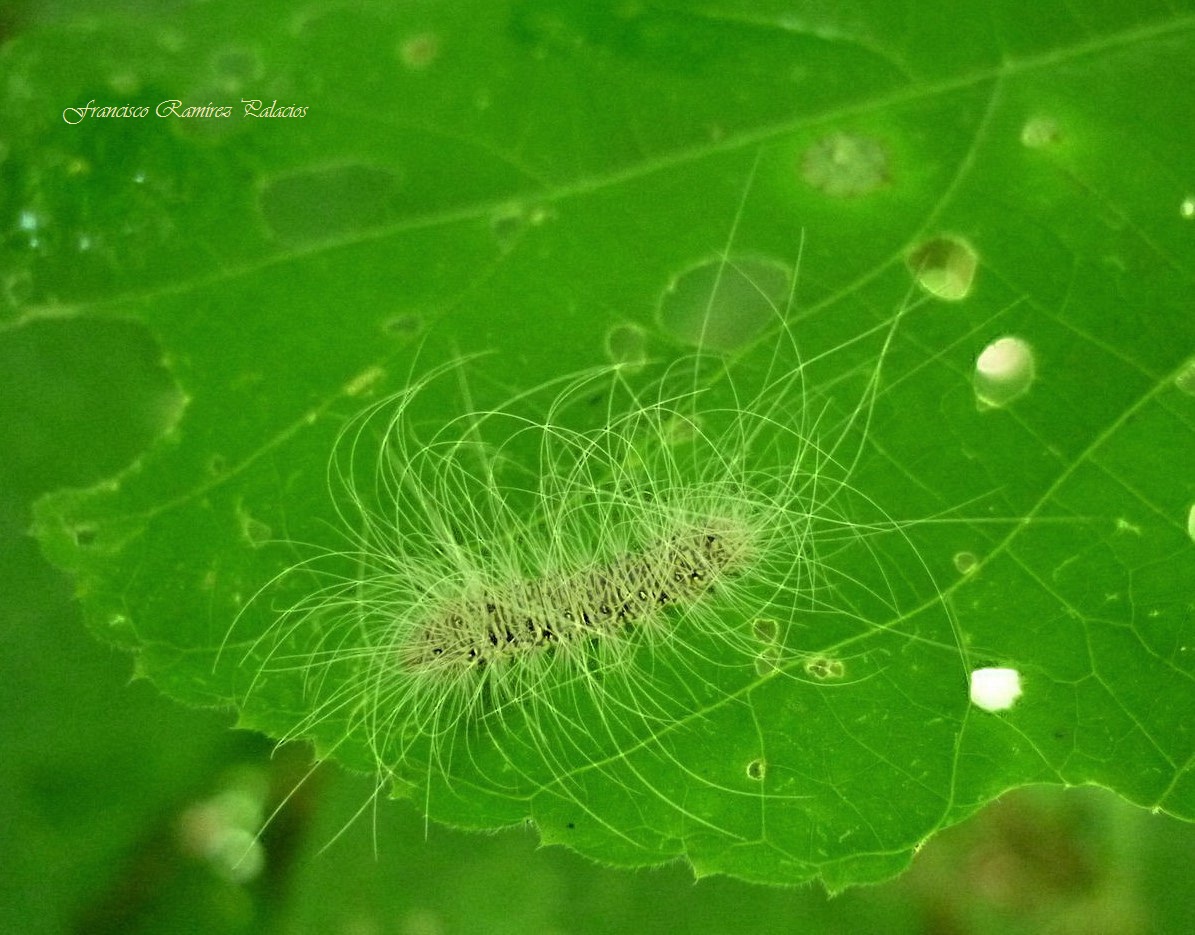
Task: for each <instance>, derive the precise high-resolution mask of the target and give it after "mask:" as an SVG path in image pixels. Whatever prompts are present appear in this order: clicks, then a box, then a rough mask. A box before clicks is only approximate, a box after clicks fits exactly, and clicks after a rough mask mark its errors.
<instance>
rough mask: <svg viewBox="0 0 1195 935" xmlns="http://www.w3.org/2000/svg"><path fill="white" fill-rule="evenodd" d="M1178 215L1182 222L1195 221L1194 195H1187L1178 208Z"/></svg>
mask: <svg viewBox="0 0 1195 935" xmlns="http://www.w3.org/2000/svg"><path fill="white" fill-rule="evenodd" d="M1178 213H1179V214H1180V215H1182V219H1183V220H1184V221H1195V195H1188V196H1187V197H1186V198H1184V199H1183V200H1182V204H1180V205H1179V206H1178Z"/></svg>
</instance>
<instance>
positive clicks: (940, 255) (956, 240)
mask: <svg viewBox="0 0 1195 935" xmlns="http://www.w3.org/2000/svg"><path fill="white" fill-rule="evenodd" d="M905 262H906V263H907V264H908V267H909V271H910V272H911V273H912V274H913V279H914V281H915V282H916V283H917V285H918V286H919V287H921V289H923V290H924V291H926V292H928V293H929V294H930V295H932V296H936V297H937V298H939V299H946V300H947V301H948V302H958V301H959V300H961V299H965V298H966V297H967V296H968V295H970V294H971V287H972V286H973V285H974V283H975V272H976V270H977V269H978V268H979V254H978V253H976V252H975V248H974V247H972V246H971V245H970V244H969V243H967V241H965V240H963V239H962V238H961V237H951V236H944V237H934V238H932V239H930V240H927V241H925V242H924V243H922V244H920V245H918V246H917V247H915V248H914V249H913V251H912V252H911V253H910V254H909V255H908V258H907V259H906V260H905Z"/></svg>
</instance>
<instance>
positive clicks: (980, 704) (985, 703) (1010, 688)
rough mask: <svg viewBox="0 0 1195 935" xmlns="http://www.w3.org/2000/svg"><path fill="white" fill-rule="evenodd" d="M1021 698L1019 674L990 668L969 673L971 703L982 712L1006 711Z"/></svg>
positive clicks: (1015, 671) (1010, 670)
mask: <svg viewBox="0 0 1195 935" xmlns="http://www.w3.org/2000/svg"><path fill="white" fill-rule="evenodd" d="M1020 697H1021V673H1020V672H1018V671H1017V670H1016V669H1003V668H998V667H990V668H984V669H975V670H974V671H973V672H972V673H971V703H972V704H973V705H975V706H976V707H977V708H982V709H983V710H984V711H1006V710H1008V709H1009V708H1011V707H1012V706H1013V703H1014V702H1015V701H1016V700H1017V699H1018V698H1020Z"/></svg>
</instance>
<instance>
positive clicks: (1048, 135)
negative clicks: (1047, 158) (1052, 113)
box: [1021, 117, 1062, 149]
mask: <svg viewBox="0 0 1195 935" xmlns="http://www.w3.org/2000/svg"><path fill="white" fill-rule="evenodd" d="M1060 139H1062V131H1061V130H1060V129H1059V127H1058V121H1057V120H1055V119H1054V118H1053V117H1031V118H1030V119H1029V120H1026V121H1025V125H1024V126H1023V127H1021V143H1022V144H1023V145H1025V146H1027V147H1029V148H1030V149H1044V148H1045V147H1047V146H1053V145H1054V144H1055V143H1057V142H1058V141H1059V140H1060Z"/></svg>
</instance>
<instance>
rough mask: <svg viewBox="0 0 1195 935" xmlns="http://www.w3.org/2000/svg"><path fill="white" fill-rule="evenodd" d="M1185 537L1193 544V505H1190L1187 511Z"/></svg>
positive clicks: (1194, 526) (1194, 527)
mask: <svg viewBox="0 0 1195 935" xmlns="http://www.w3.org/2000/svg"><path fill="white" fill-rule="evenodd" d="M1187 535H1188V536H1190V537H1191V541H1192V542H1195V503H1192V504H1191V509H1189V510H1187Z"/></svg>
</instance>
